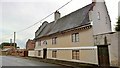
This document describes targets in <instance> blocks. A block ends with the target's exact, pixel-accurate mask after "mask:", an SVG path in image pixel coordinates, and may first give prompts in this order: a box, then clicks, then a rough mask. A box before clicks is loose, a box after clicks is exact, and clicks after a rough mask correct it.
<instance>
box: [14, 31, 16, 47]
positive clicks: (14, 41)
mask: <svg viewBox="0 0 120 68" xmlns="http://www.w3.org/2000/svg"><path fill="white" fill-rule="evenodd" d="M15 40H16V32H14V48H15Z"/></svg>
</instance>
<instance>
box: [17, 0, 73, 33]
mask: <svg viewBox="0 0 120 68" xmlns="http://www.w3.org/2000/svg"><path fill="white" fill-rule="evenodd" d="M71 1H72V0H70V1H69V2H67V3H66V4H64V5H63V6H61V7H60V8H58V9H57V10H56V11H58V10H60V9H62V8H63V7H65V6H66V5H68V4H69V3H70V2H71ZM52 14H54V12H52V13H51V14H49V15H47V16H46V17H44V18H43V19H41V20H40V21H38V22H36V23H34V24H33V25H31V26H28V27H27V28H24V29H21V30H19V31H17V33H19V32H22V31H25V30H27V29H29V28H31V27H33V26H34V25H36V24H38V23H41V21H43V20H45V19H46V18H48V17H50V16H51V15H52Z"/></svg>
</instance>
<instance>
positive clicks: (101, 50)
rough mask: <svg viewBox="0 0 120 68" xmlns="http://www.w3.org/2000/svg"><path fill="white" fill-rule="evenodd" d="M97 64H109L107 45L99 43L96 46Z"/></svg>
mask: <svg viewBox="0 0 120 68" xmlns="http://www.w3.org/2000/svg"><path fill="white" fill-rule="evenodd" d="M98 64H99V65H100V66H109V65H110V62H109V51H108V45H99V46H98Z"/></svg>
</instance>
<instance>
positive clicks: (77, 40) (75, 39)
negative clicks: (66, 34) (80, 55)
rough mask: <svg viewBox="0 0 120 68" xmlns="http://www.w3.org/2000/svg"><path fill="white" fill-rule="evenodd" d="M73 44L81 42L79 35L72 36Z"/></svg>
mask: <svg viewBox="0 0 120 68" xmlns="http://www.w3.org/2000/svg"><path fill="white" fill-rule="evenodd" d="M72 42H79V33H73V34H72Z"/></svg>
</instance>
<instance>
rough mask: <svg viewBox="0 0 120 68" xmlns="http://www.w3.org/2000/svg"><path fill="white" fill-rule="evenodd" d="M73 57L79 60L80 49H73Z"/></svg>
mask: <svg viewBox="0 0 120 68" xmlns="http://www.w3.org/2000/svg"><path fill="white" fill-rule="evenodd" d="M72 59H75V60H79V50H72Z"/></svg>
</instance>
